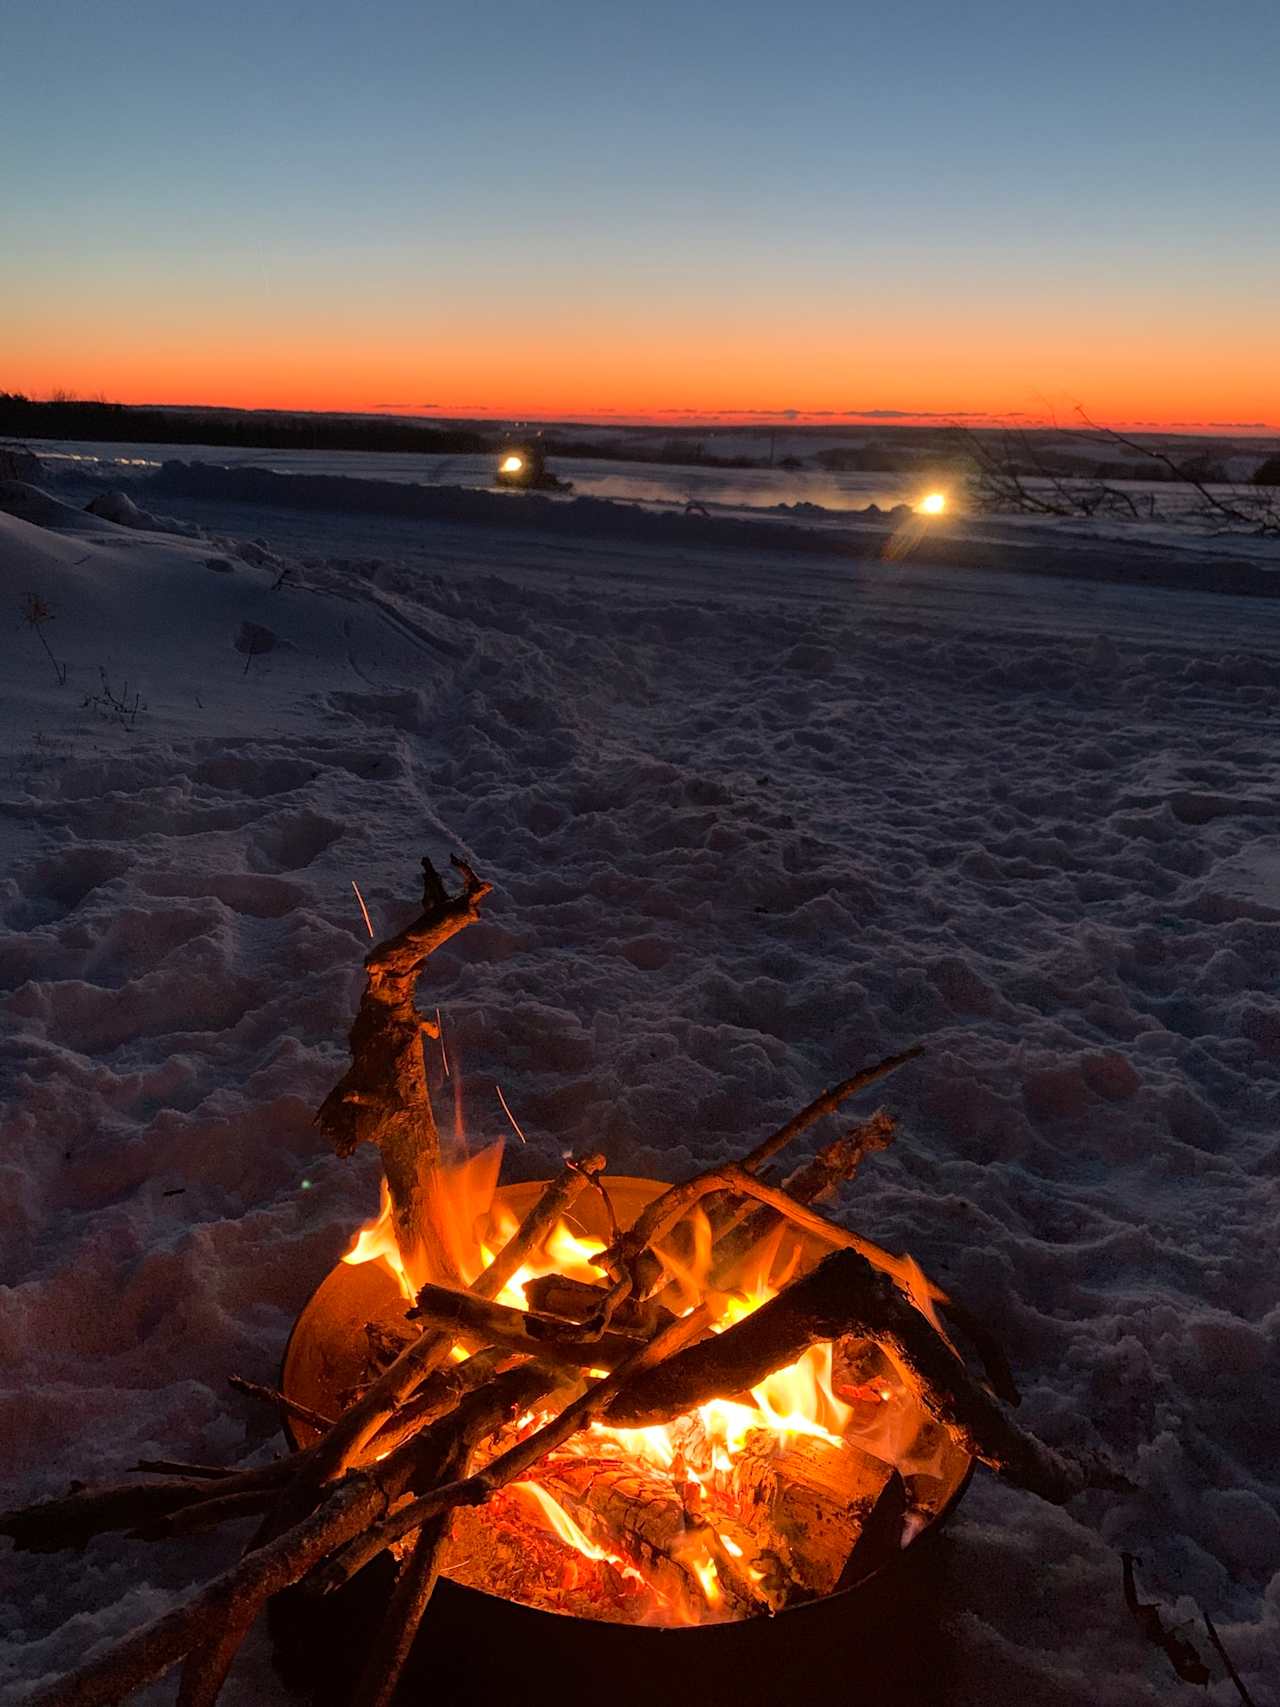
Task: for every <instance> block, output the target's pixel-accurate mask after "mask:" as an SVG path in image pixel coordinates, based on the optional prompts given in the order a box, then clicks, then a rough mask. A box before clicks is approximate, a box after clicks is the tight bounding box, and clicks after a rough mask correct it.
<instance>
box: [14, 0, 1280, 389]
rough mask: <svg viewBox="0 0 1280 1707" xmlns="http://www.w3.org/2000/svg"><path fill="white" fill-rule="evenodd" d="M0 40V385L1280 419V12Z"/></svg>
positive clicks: (1084, 12) (162, 23) (294, 15)
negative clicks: (0, 162) (0, 75)
mask: <svg viewBox="0 0 1280 1707" xmlns="http://www.w3.org/2000/svg"><path fill="white" fill-rule="evenodd" d="M0 63H3V66H4V79H3V82H4V98H3V102H0V148H2V149H3V159H4V160H5V161H6V162H7V169H6V171H5V173H4V174H3V181H2V182H0V230H3V232H4V233H5V236H4V237H3V239H2V240H0V386H6V385H7V386H9V387H11V388H13V387H20V388H21V389H24V390H29V391H32V392H37V393H39V392H44V391H47V390H48V389H50V388H51V387H55V386H62V387H69V388H75V389H78V390H80V391H82V392H91V391H97V390H103V391H106V392H107V393H109V394H110V395H113V396H121V397H125V398H127V399H130V400H141V399H144V398H152V399H160V398H163V399H174V398H177V399H186V400H197V399H198V400H206V401H213V402H224V403H232V402H242V403H245V404H277V405H281V406H291V405H293V406H303V407H323V406H333V407H372V406H375V405H376V404H382V403H388V402H390V403H394V404H396V405H398V406H403V407H406V408H410V409H418V408H421V407H422V405H423V404H425V403H428V402H429V403H431V404H433V405H438V406H439V407H440V409H441V410H442V411H444V412H449V411H453V410H463V409H479V410H483V411H485V412H490V411H492V412H498V413H507V412H537V411H546V412H558V413H580V414H592V413H595V414H599V413H604V412H608V411H618V412H621V413H627V414H635V413H655V414H659V413H663V412H665V411H668V410H670V411H679V410H681V409H692V410H694V411H696V412H699V413H708V414H712V413H717V412H733V411H739V412H752V411H756V410H759V411H761V412H768V411H773V410H784V409H796V410H799V411H801V412H805V413H807V412H810V411H826V410H833V411H857V410H862V409H867V410H870V409H903V410H907V411H922V412H928V411H938V412H942V413H949V412H952V411H960V410H973V411H977V412H1003V411H1025V412H1027V413H1030V414H1043V413H1045V412H1046V411H1049V410H1053V411H1059V412H1069V409H1070V406H1071V404H1072V403H1073V402H1075V401H1080V402H1083V403H1084V404H1086V406H1088V407H1089V408H1090V410H1091V412H1093V413H1094V414H1099V413H1106V414H1108V415H1109V416H1110V417H1111V418H1113V419H1117V420H1120V419H1124V420H1129V421H1132V420H1139V419H1153V420H1161V421H1171V420H1188V421H1204V420H1214V421H1217V420H1223V421H1237V420H1240V421H1254V420H1268V421H1276V420H1280V339H1278V338H1277V337H1276V333H1275V326H1274V319H1275V303H1276V301H1277V299H1278V296H1280V117H1278V116H1277V114H1278V109H1280V102H1278V100H1277V83H1278V82H1280V77H1278V73H1280V6H1278V5H1277V4H1276V3H1275V0H1268V3H1263V0H1228V3H1227V4H1226V5H1224V6H1222V7H1220V8H1218V9H1217V10H1212V9H1210V8H1207V7H1205V6H1203V5H1191V4H1187V3H1184V0H1166V3H1165V4H1159V5H1157V4H1151V3H1148V0H1113V3H1112V4H1110V5H1101V4H1094V3H1092V0H1086V3H1084V4H1079V5H1076V6H1073V7H1071V8H1069V9H1068V8H1065V7H1064V8H1062V9H1061V10H1058V11H1054V12H1050V11H1048V9H1046V8H1044V7H1042V6H1032V5H1012V4H1008V3H1005V0H977V3H974V4H970V5H967V6H965V5H962V4H954V3H953V4H949V5H941V4H934V3H932V0H925V3H923V4H916V5H912V6H899V7H897V8H893V9H890V8H887V7H875V8H873V7H870V6H867V5H862V4H843V5H836V4H828V3H815V0H800V3H798V4H793V5H790V6H782V5H779V4H775V5H768V6H766V5H762V4H756V3H754V0H748V3H745V4H737V5H709V6H708V5H704V6H701V7H696V6H692V5H690V4H688V3H687V0H686V4H684V5H679V6H677V5H674V4H668V3H666V0H656V3H650V4H646V5H643V6H635V7H630V8H625V9H624V8H622V7H619V6H612V5H607V4H606V5H600V6H588V5H584V4H579V3H577V0H549V3H548V4H546V5H544V6H543V7H541V8H538V7H535V6H531V5H529V4H527V3H526V4H521V5H514V4H507V3H505V0H497V3H491V4H487V5H484V6H475V5H469V6H462V7H449V8H446V7H442V6H438V5H434V4H424V3H421V0H419V3H418V4H413V5H410V4H407V3H400V0H392V3H386V4H374V5H368V6H363V7H360V8H356V7H354V6H348V5H341V4H336V3H334V0H312V3H311V4H308V5H306V6H302V5H272V4H270V3H265V4H259V5H246V4H241V3H239V0H223V3H220V4H218V5H216V6H198V7H197V6H196V5H193V4H185V3H183V0H170V3H169V4H164V5H161V4H158V3H154V0H130V3H127V4H126V3H122V4H111V3H99V4H61V5H57V6H53V5H24V6H18V5H17V4H15V3H14V0H0ZM513 304H517V305H520V308H519V309H513Z"/></svg>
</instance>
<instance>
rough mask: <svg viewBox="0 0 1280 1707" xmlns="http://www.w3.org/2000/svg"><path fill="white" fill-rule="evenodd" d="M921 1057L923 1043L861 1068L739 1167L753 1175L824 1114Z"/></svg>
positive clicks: (810, 1105)
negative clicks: (872, 1065)
mask: <svg viewBox="0 0 1280 1707" xmlns="http://www.w3.org/2000/svg"><path fill="white" fill-rule="evenodd" d="M923 1054H924V1044H923V1043H913V1044H912V1045H911V1047H910V1048H909V1049H904V1050H902V1051H901V1052H900V1053H899V1054H897V1055H887V1056H886V1057H885V1059H884V1060H883V1061H878V1062H877V1063H876V1064H875V1066H874V1067H863V1068H861V1069H860V1070H859V1071H858V1072H856V1073H854V1074H853V1076H852V1077H851V1078H848V1079H842V1080H841V1081H840V1083H839V1084H838V1085H833V1086H832V1087H831V1089H830V1090H829V1091H823V1093H822V1095H821V1096H819V1097H815V1098H814V1099H813V1101H812V1102H811V1103H810V1104H809V1106H808V1107H807V1108H802V1109H801V1110H800V1112H799V1114H795V1115H792V1117H791V1119H790V1120H788V1121H787V1123H786V1125H785V1126H780V1127H779V1128H778V1130H777V1131H776V1132H775V1133H773V1135H772V1136H771V1137H769V1138H766V1139H764V1140H763V1141H762V1142H761V1143H759V1144H757V1145H756V1147H755V1149H754V1150H752V1151H751V1152H750V1153H749V1154H748V1155H746V1156H744V1157H743V1158H742V1166H743V1167H744V1168H745V1169H746V1170H747V1172H748V1173H755V1172H756V1170H757V1169H758V1168H762V1167H763V1166H764V1164H765V1163H766V1162H768V1161H771V1160H772V1159H773V1157H774V1156H776V1155H777V1153H778V1151H779V1150H781V1149H784V1148H785V1147H786V1145H788V1144H789V1143H790V1142H791V1140H792V1139H793V1138H798V1137H799V1136H800V1134H801V1133H802V1132H804V1131H806V1130H807V1129H808V1128H809V1127H810V1126H812V1125H813V1124H814V1123H815V1121H819V1120H821V1119H822V1117H823V1116H824V1115H827V1114H833V1113H834V1112H835V1110H836V1109H838V1108H839V1107H840V1104H841V1103H842V1102H847V1101H848V1099H849V1098H850V1097H851V1096H855V1095H856V1094H857V1093H858V1092H859V1091H864V1090H866V1088H867V1086H868V1085H874V1084H875V1083H876V1082H877V1081H878V1080H880V1079H885V1078H887V1077H888V1076H889V1074H890V1073H895V1072H897V1070H898V1068H899V1067H901V1066H904V1065H905V1064H906V1062H908V1061H914V1060H915V1059H916V1057H917V1056H918V1055H923Z"/></svg>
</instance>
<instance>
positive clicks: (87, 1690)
mask: <svg viewBox="0 0 1280 1707" xmlns="http://www.w3.org/2000/svg"><path fill="white" fill-rule="evenodd" d="M552 1379H553V1377H551V1376H549V1375H548V1374H547V1373H546V1372H545V1371H541V1370H535V1369H533V1368H530V1367H525V1368H522V1369H516V1370H509V1371H508V1372H507V1373H506V1374H504V1375H500V1376H498V1377H497V1378H496V1379H495V1380H494V1381H492V1382H491V1383H490V1384H489V1385H488V1387H486V1388H483V1389H481V1391H480V1392H478V1393H476V1394H473V1395H470V1396H469V1398H468V1399H467V1400H464V1404H468V1405H472V1406H473V1407H474V1408H473V1410H472V1411H471V1413H470V1416H469V1419H468V1423H469V1425H470V1426H475V1424H476V1411H477V1410H479V1409H481V1408H483V1407H485V1406H487V1407H488V1411H487V1415H488V1417H489V1419H490V1432H492V1430H493V1429H494V1428H497V1427H500V1426H501V1424H502V1422H503V1421H504V1420H506V1418H508V1417H509V1416H511V1415H513V1414H514V1415H518V1414H519V1413H520V1412H521V1411H522V1410H524V1409H526V1408H527V1407H528V1406H529V1405H530V1404H532V1403H535V1402H536V1400H537V1398H538V1397H539V1396H540V1395H541V1394H542V1393H543V1392H545V1391H546V1390H547V1387H548V1385H549V1383H550V1381H551V1380H552ZM460 1408H461V1407H460ZM451 1421H452V1419H446V1420H445V1422H443V1423H441V1424H439V1425H437V1426H438V1427H440V1428H448V1427H449V1426H450V1423H451ZM461 1426H467V1424H462V1425H461ZM429 1444H434V1446H436V1447H438V1446H439V1440H438V1439H437V1440H436V1441H435V1442H434V1443H429V1442H424V1441H423V1437H421V1436H419V1437H418V1438H417V1439H415V1440H413V1441H411V1442H409V1443H408V1444H407V1445H406V1446H403V1447H401V1448H400V1449H399V1450H398V1451H397V1452H394V1453H392V1454H391V1455H390V1456H389V1457H387V1458H384V1459H383V1460H381V1462H380V1463H377V1464H372V1465H370V1466H368V1468H366V1469H364V1470H359V1471H355V1472H353V1473H352V1474H351V1475H350V1476H348V1477H346V1478H345V1479H344V1480H343V1481H342V1482H341V1483H340V1484H339V1485H338V1486H337V1487H335V1488H334V1489H333V1490H332V1492H331V1494H330V1495H329V1497H328V1498H327V1499H326V1501H325V1503H324V1504H323V1506H322V1507H321V1508H320V1509H319V1510H318V1511H315V1512H313V1513H312V1514H311V1515H310V1516H309V1517H307V1518H306V1519H305V1520H304V1521H303V1522H302V1523H300V1524H298V1525H297V1526H296V1527H295V1528H294V1529H291V1530H289V1531H288V1532H287V1533H286V1534H283V1535H279V1536H277V1537H275V1539H274V1540H272V1541H270V1542H268V1543H267V1544H266V1545H265V1546H262V1547H259V1548H257V1549H255V1550H254V1551H253V1552H250V1553H247V1554H245V1556H244V1557H243V1558H242V1559H240V1560H238V1561H237V1563H236V1564H234V1565H232V1566H231V1567H230V1568H229V1569H228V1570H225V1571H223V1572H222V1573H221V1574H220V1575H219V1576H217V1577H215V1578H214V1579H213V1581H212V1582H210V1583H208V1584H206V1586H205V1587H204V1588H203V1589H201V1590H200V1591H199V1593H198V1594H196V1595H194V1596H193V1597H192V1598H191V1599H190V1600H188V1601H186V1602H185V1603H184V1604H183V1605H182V1606H178V1607H175V1608H174V1609H173V1610H172V1611H171V1612H167V1613H165V1614H164V1615H163V1616H162V1617H161V1618H158V1619H156V1620H154V1621H153V1622H152V1623H151V1624H148V1625H146V1626H145V1627H144V1628H143V1629H141V1630H136V1631H134V1632H132V1633H131V1634H130V1635H128V1636H125V1637H123V1638H122V1639H121V1640H120V1641H118V1642H114V1643H112V1644H111V1646H110V1647H108V1648H106V1649H104V1650H103V1651H102V1652H101V1653H99V1654H97V1655H95V1656H94V1658H93V1659H91V1660H89V1661H87V1662H86V1663H85V1664H83V1665H81V1666H78V1667H77V1668H76V1670H74V1671H72V1672H68V1673H67V1674H66V1675H65V1676H63V1677H60V1678H57V1679H55V1680H54V1682H52V1683H50V1684H48V1685H46V1686H45V1687H44V1688H43V1689H41V1690H38V1691H37V1693H36V1694H35V1695H34V1696H33V1697H32V1698H31V1700H30V1702H29V1703H28V1707H111V1704H112V1703H114V1702H118V1701H120V1700H122V1699H123V1698H124V1697H125V1696H127V1695H129V1694H131V1693H132V1692H133V1691H134V1690H135V1689H139V1688H141V1686H142V1685H143V1684H144V1683H149V1682H150V1681H151V1680H152V1679H153V1678H156V1677H159V1676H161V1675H162V1674H163V1673H164V1672H166V1671H167V1670H168V1669H169V1667H170V1666H172V1665H173V1664H175V1662H176V1661H178V1660H180V1659H181V1658H182V1657H183V1655H184V1654H187V1653H189V1652H190V1651H191V1649H192V1648H194V1647H195V1646H196V1645H197V1644H198V1643H200V1642H201V1641H202V1640H204V1639H206V1638H207V1637H208V1636H209V1635H210V1634H211V1633H214V1632H217V1631H219V1630H222V1629H226V1628H228V1627H234V1628H239V1627H240V1624H241V1622H242V1620H243V1617H244V1614H245V1612H246V1611H247V1610H250V1609H251V1610H252V1611H254V1612H255V1613H256V1611H257V1610H258V1609H260V1608H261V1607H262V1606H263V1605H264V1604H265V1602H266V1601H267V1600H268V1599H269V1598H270V1597H271V1596H272V1595H273V1594H276V1593H278V1592H279V1591H280V1590H281V1589H284V1588H287V1587H288V1586H289V1585H290V1584H291V1583H295V1582H297V1581H298V1580H299V1578H300V1577H302V1576H304V1575H305V1574H306V1573H307V1572H308V1571H309V1570H311V1569H312V1568H313V1567H314V1566H315V1565H317V1564H319V1562H320V1561H321V1560H322V1559H324V1558H325V1557H326V1556H327V1555H328V1554H329V1553H331V1552H333V1551H334V1549H335V1548H338V1547H341V1546H342V1545H343V1543H344V1542H347V1541H350V1540H351V1539H352V1538H353V1537H354V1536H356V1535H359V1534H361V1533H362V1532H364V1531H366V1530H368V1529H369V1527H370V1526H371V1525H373V1524H376V1523H377V1521H378V1520H379V1518H381V1517H382V1516H383V1515H384V1514H385V1513H386V1512H387V1511H388V1510H389V1508H390V1506H391V1505H392V1504H393V1502H394V1501H395V1500H397V1499H398V1498H400V1497H401V1495H402V1494H403V1493H404V1492H405V1490H406V1489H407V1488H409V1487H410V1486H411V1484H412V1483H413V1480H414V1475H415V1470H416V1469H417V1468H418V1466H419V1460H420V1456H421V1454H422V1452H423V1451H424V1450H425V1448H426V1446H427V1445H429Z"/></svg>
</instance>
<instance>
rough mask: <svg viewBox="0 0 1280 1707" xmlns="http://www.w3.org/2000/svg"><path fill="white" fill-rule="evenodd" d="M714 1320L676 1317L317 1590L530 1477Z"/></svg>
mask: <svg viewBox="0 0 1280 1707" xmlns="http://www.w3.org/2000/svg"><path fill="white" fill-rule="evenodd" d="M710 1320H711V1315H710V1311H709V1310H708V1309H707V1308H706V1307H705V1306H703V1307H701V1308H699V1309H697V1310H694V1311H692V1312H691V1313H690V1314H689V1315H687V1316H680V1317H678V1318H677V1319H676V1320H675V1321H674V1322H671V1323H670V1324H669V1325H668V1326H667V1327H665V1328H663V1329H662V1331H661V1332H660V1333H659V1334H657V1335H656V1336H655V1337H654V1338H653V1339H651V1340H650V1341H649V1342H648V1344H647V1345H642V1346H640V1347H639V1348H638V1349H637V1350H636V1351H635V1352H633V1353H632V1355H631V1356H630V1357H629V1358H628V1359H627V1360H626V1362H625V1363H621V1364H619V1366H618V1367H617V1369H615V1370H613V1372H612V1373H611V1374H609V1375H606V1376H604V1377H602V1378H601V1379H600V1380H599V1381H596V1382H594V1383H593V1384H592V1385H591V1386H590V1387H588V1388H587V1389H586V1391H585V1392H584V1393H582V1394H581V1395H580V1396H579V1397H578V1398H577V1399H575V1400H574V1401H573V1403H572V1404H570V1405H566V1406H565V1408H564V1409H563V1410H562V1411H561V1412H560V1413H559V1415H558V1416H555V1417H552V1418H551V1420H550V1421H549V1422H546V1423H544V1424H543V1425H542V1427H541V1428H538V1429H535V1430H534V1432H533V1433H532V1434H531V1435H528V1436H527V1437H526V1438H525V1439H524V1440H522V1441H520V1442H518V1443H517V1444H516V1445H515V1446H512V1447H510V1448H509V1449H508V1450H507V1451H506V1452H503V1453H501V1454H500V1455H499V1456H498V1457H497V1458H495V1459H494V1460H493V1461H492V1462H491V1463H490V1464H488V1465H486V1467H485V1468H484V1469H483V1470H481V1471H480V1472H479V1474H478V1475H473V1476H466V1477H464V1478H463V1479H462V1480H461V1481H458V1482H451V1483H449V1484H448V1485H447V1486H445V1487H440V1488H435V1489H433V1490H432V1491H431V1492H430V1493H427V1494H424V1495H422V1497H421V1498H419V1499H416V1500H411V1501H410V1502H409V1503H408V1504H407V1505H404V1506H401V1507H400V1508H399V1509H398V1510H397V1511H395V1512H394V1513H392V1514H391V1516H389V1517H387V1518H386V1519H385V1520H384V1521H383V1522H382V1523H381V1524H380V1525H379V1527H378V1532H377V1534H376V1535H372V1534H370V1533H366V1534H364V1535H362V1536H360V1537H359V1538H358V1540H357V1541H356V1542H355V1543H354V1544H353V1545H352V1546H349V1547H347V1548H346V1549H345V1550H344V1553H343V1554H342V1555H341V1556H339V1557H335V1558H333V1559H330V1560H329V1561H328V1563H327V1564H326V1566H325V1568H324V1570H323V1571H322V1572H320V1573H317V1576H316V1578H315V1581H314V1586H315V1587H316V1588H318V1589H319V1590H320V1591H321V1592H323V1593H327V1592H329V1591H330V1590H332V1589H336V1588H340V1587H341V1586H342V1584H343V1583H344V1582H346V1581H348V1580H349V1579H350V1578H351V1577H353V1576H354V1575H355V1573H356V1572H357V1571H358V1570H361V1569H363V1567H364V1566H365V1565H367V1564H368V1563H369V1562H370V1560H371V1559H374V1558H376V1557H377V1555H378V1554H379V1553H380V1552H381V1551H382V1550H383V1548H385V1547H389V1546H390V1545H391V1544H392V1542H394V1541H398V1540H399V1539H400V1537H401V1536H403V1535H410V1534H412V1533H413V1531H414V1530H415V1529H420V1528H421V1527H422V1525H423V1524H424V1523H426V1522H427V1521H428V1519H430V1518H433V1517H437V1516H439V1514H440V1513H441V1512H444V1511H450V1510H452V1509H453V1508H454V1507H455V1506H463V1505H469V1506H474V1505H483V1504H484V1502H485V1501H486V1500H487V1499H488V1498H489V1496H490V1495H491V1494H492V1493H494V1492H495V1491H496V1490H497V1489H498V1488H502V1487H505V1486H506V1485H507V1483H508V1482H516V1481H519V1480H520V1479H521V1477H523V1476H526V1475H528V1473H529V1471H530V1470H532V1469H533V1467H534V1465H535V1464H537V1463H538V1462H539V1460H540V1459H542V1458H544V1457H545V1456H546V1455H547V1453H548V1452H554V1451H555V1449H556V1447H557V1446H563V1444H564V1443H565V1441H566V1440H569V1439H570V1438H571V1437H572V1436H573V1435H575V1434H577V1432H578V1430H579V1429H583V1428H586V1427H587V1426H588V1424H589V1423H591V1422H593V1421H594V1420H595V1418H596V1417H598V1416H599V1415H600V1414H601V1413H602V1412H603V1411H604V1410H605V1409H606V1408H607V1406H608V1405H609V1403H610V1401H611V1400H612V1399H613V1398H614V1396H615V1395H616V1394H617V1393H619V1392H620V1391H621V1390H622V1388H623V1387H624V1386H625V1384H626V1382H627V1381H628V1380H629V1379H631V1378H632V1377H634V1376H638V1375H639V1374H641V1373H642V1372H643V1371H645V1370H647V1369H649V1368H650V1367H651V1366H652V1365H654V1364H657V1363H660V1362H661V1360H662V1359H663V1358H664V1357H670V1356H671V1355H672V1354H673V1353H674V1352H676V1351H678V1350H679V1349H680V1347H681V1346H684V1345H687V1344H688V1343H689V1341H690V1340H692V1339H694V1338H695V1337H696V1336H697V1335H698V1334H700V1333H703V1332H704V1331H705V1330H706V1328H707V1327H708V1325H709V1323H710Z"/></svg>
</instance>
